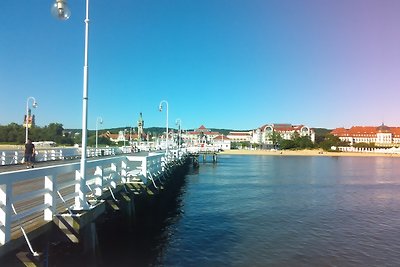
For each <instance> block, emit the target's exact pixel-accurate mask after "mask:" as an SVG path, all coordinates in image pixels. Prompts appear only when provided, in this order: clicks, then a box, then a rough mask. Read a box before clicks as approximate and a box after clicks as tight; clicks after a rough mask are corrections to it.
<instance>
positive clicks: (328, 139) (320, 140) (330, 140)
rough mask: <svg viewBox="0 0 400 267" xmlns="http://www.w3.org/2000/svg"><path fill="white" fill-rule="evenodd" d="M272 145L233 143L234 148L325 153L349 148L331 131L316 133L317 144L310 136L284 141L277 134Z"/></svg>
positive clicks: (272, 136) (273, 134)
mask: <svg viewBox="0 0 400 267" xmlns="http://www.w3.org/2000/svg"><path fill="white" fill-rule="evenodd" d="M270 138H271V141H272V145H270V146H269V147H261V146H260V145H257V144H250V142H235V143H232V148H244V147H253V148H268V149H271V148H273V149H288V150H299V149H316V148H322V149H323V150H325V151H329V150H331V147H333V146H336V147H338V146H348V145H349V144H348V143H346V142H342V141H340V139H339V137H337V136H333V135H332V134H330V133H329V131H323V132H322V133H321V132H320V133H318V132H316V135H315V143H313V142H312V141H311V139H310V138H309V137H308V136H299V135H298V134H294V136H292V139H291V140H286V139H283V138H282V137H281V136H280V135H279V134H276V133H275V132H274V133H272V135H271V137H270Z"/></svg>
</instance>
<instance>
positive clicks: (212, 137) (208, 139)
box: [182, 125, 231, 150]
mask: <svg viewBox="0 0 400 267" xmlns="http://www.w3.org/2000/svg"><path fill="white" fill-rule="evenodd" d="M182 138H183V140H184V141H185V142H186V143H187V144H188V146H201V147H206V146H209V147H214V148H221V149H223V150H226V149H231V140H230V138H229V137H227V136H224V135H223V134H221V133H219V132H214V131H211V130H210V129H207V128H206V127H205V126H204V125H201V126H200V127H199V128H197V129H195V130H193V131H186V132H184V133H182Z"/></svg>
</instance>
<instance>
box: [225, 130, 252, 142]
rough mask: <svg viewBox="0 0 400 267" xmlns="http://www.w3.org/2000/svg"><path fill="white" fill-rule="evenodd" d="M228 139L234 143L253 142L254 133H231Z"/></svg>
mask: <svg viewBox="0 0 400 267" xmlns="http://www.w3.org/2000/svg"><path fill="white" fill-rule="evenodd" d="M227 137H228V138H229V139H230V140H231V141H232V142H251V140H252V139H253V134H252V131H245V132H229V134H228V135H227Z"/></svg>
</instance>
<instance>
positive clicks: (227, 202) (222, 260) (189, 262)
mask: <svg viewBox="0 0 400 267" xmlns="http://www.w3.org/2000/svg"><path fill="white" fill-rule="evenodd" d="M115 227H117V226H115ZM115 231H116V232H115V234H113V230H110V229H108V230H105V231H100V238H99V239H100V243H101V247H102V263H101V264H102V265H104V266H111V265H112V266H400V158H390V157H324V156H320V157H308V156H305V157H300V156H237V155H235V156H228V155H221V156H218V163H216V164H213V163H201V160H200V167H199V169H198V170H192V171H190V172H189V174H187V175H186V177H185V180H184V183H183V185H182V186H181V187H180V188H179V190H178V192H177V193H176V196H175V197H174V198H172V199H171V200H169V201H166V202H165V203H164V204H163V205H162V207H156V208H154V210H153V211H152V212H150V213H149V214H148V215H146V216H144V217H143V218H140V219H139V221H138V225H137V227H136V229H135V230H133V232H132V233H130V234H126V235H125V236H123V237H122V238H121V237H118V238H117V230H115ZM105 233H108V234H105Z"/></svg>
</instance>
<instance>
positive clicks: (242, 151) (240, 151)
mask: <svg viewBox="0 0 400 267" xmlns="http://www.w3.org/2000/svg"><path fill="white" fill-rule="evenodd" d="M221 154H225V155H271V156H321V157H322V156H328V157H329V156H330V157H338V156H339V157H343V156H344V157H346V156H347V157H400V154H389V153H387V154H385V153H372V152H371V153H369V152H364V153H361V152H326V151H323V150H321V149H313V150H277V151H271V150H246V149H233V150H225V151H223V152H221Z"/></svg>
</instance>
